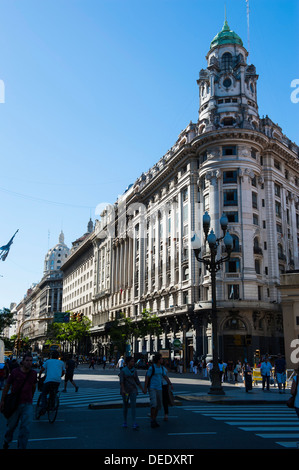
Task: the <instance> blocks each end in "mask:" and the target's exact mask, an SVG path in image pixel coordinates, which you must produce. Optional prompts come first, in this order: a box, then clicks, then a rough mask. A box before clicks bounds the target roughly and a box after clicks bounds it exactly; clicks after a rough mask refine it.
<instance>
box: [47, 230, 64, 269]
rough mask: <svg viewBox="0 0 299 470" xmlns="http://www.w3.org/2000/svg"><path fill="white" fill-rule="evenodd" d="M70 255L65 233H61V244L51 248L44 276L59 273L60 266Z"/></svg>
mask: <svg viewBox="0 0 299 470" xmlns="http://www.w3.org/2000/svg"><path fill="white" fill-rule="evenodd" d="M69 253H70V249H69V248H68V247H67V246H66V244H65V243H64V233H63V232H62V231H61V233H60V235H59V242H58V243H57V245H55V246H54V247H53V248H51V249H50V250H49V251H48V253H47V254H46V256H45V262H44V275H46V274H49V273H50V272H52V271H59V269H60V266H61V265H62V264H63V262H64V260H65V259H66V258H67V256H68V255H69Z"/></svg>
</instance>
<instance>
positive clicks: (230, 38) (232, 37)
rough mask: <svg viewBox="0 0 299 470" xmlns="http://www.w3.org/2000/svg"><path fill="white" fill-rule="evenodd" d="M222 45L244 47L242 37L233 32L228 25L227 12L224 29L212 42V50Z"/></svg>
mask: <svg viewBox="0 0 299 470" xmlns="http://www.w3.org/2000/svg"><path fill="white" fill-rule="evenodd" d="M222 44H239V45H240V46H243V41H242V39H241V38H240V36H238V35H237V33H235V32H234V31H232V30H231V29H230V27H229V25H228V22H227V19H226V10H225V20H224V25H223V28H222V30H221V31H220V33H218V34H216V36H215V37H214V39H213V41H212V42H211V45H210V49H213V47H216V46H221V45H222Z"/></svg>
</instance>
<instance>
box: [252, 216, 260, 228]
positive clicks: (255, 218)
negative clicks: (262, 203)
mask: <svg viewBox="0 0 299 470" xmlns="http://www.w3.org/2000/svg"><path fill="white" fill-rule="evenodd" d="M252 223H253V224H254V225H258V224H259V216H258V215H257V214H253V215H252Z"/></svg>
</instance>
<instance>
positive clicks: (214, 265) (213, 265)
mask: <svg viewBox="0 0 299 470" xmlns="http://www.w3.org/2000/svg"><path fill="white" fill-rule="evenodd" d="M210 221H211V219H210V216H209V214H208V213H207V212H205V214H204V216H203V230H204V233H205V242H208V244H209V247H210V257H209V258H208V257H204V258H201V257H200V252H201V247H200V244H199V243H198V241H197V242H196V240H195V235H194V237H193V238H192V240H191V241H192V247H193V251H194V254H195V257H196V259H197V261H199V262H200V263H203V264H204V265H205V266H206V267H207V269H208V271H209V272H210V273H211V284H212V315H211V320H212V348H213V368H212V370H211V388H210V390H209V392H208V393H209V394H211V395H225V393H224V390H223V388H222V384H221V377H220V370H219V364H218V360H219V356H218V325H217V301H216V273H217V271H219V269H220V268H221V265H222V264H223V263H225V262H226V261H228V260H229V258H230V254H231V251H232V248H233V238H232V236H231V235H230V233H229V232H228V230H227V225H228V219H227V217H226V215H225V214H223V215H222V217H221V218H220V225H221V228H222V231H223V236H222V237H220V238H217V237H216V235H215V233H214V231H213V229H212V230H211V231H210V233H209V230H210ZM221 241H223V242H224V245H225V249H226V253H227V255H226V256H225V257H223V258H222V257H221V258H220V259H218V260H217V259H216V257H217V248H218V246H219V244H220V242H221Z"/></svg>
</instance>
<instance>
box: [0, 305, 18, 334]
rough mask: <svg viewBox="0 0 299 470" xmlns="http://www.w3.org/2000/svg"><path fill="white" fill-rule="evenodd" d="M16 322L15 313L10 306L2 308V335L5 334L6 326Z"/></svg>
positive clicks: (0, 319)
mask: <svg viewBox="0 0 299 470" xmlns="http://www.w3.org/2000/svg"><path fill="white" fill-rule="evenodd" d="M14 323H15V320H14V315H13V313H11V311H10V310H9V309H8V308H3V309H0V336H1V335H2V334H3V331H4V330H5V328H8V327H10V326H11V325H13V324H14Z"/></svg>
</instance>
